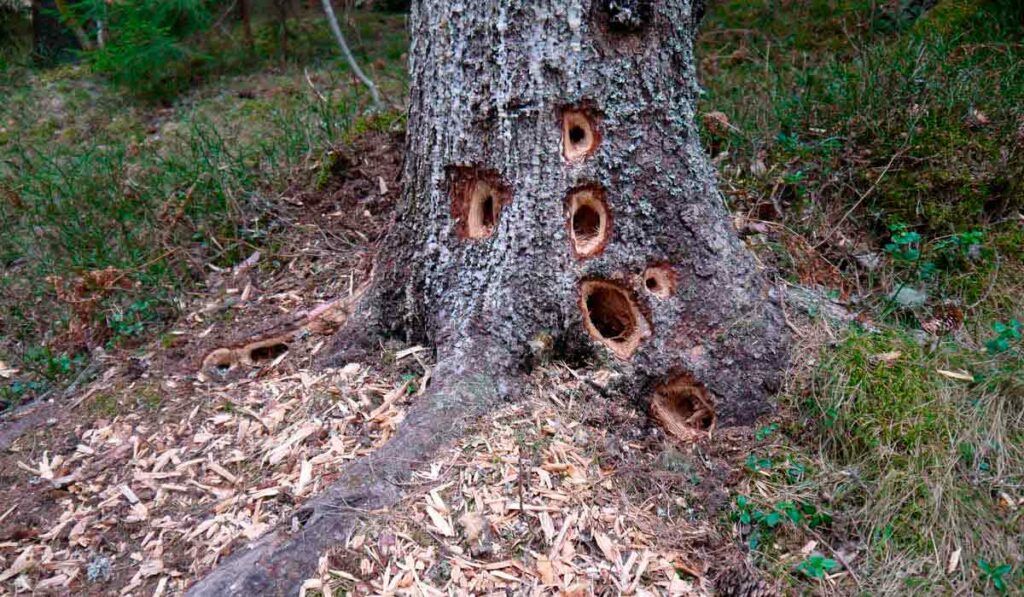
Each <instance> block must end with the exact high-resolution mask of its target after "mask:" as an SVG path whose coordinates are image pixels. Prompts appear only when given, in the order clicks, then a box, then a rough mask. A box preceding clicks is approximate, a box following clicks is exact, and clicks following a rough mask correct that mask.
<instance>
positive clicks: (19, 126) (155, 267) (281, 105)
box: [0, 15, 404, 402]
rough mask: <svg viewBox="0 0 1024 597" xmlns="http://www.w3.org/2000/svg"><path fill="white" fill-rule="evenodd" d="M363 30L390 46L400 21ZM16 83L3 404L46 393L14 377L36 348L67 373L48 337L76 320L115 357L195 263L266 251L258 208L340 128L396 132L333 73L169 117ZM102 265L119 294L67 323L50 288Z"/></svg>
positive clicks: (237, 89) (269, 239) (168, 314)
mask: <svg viewBox="0 0 1024 597" xmlns="http://www.w3.org/2000/svg"><path fill="white" fill-rule="evenodd" d="M366 20H367V21H368V22H369V23H370V25H369V29H368V31H370V32H375V33H374V34H375V35H381V36H384V37H387V38H388V39H391V38H393V37H394V38H397V39H398V42H401V41H402V40H403V39H404V33H403V32H402V30H401V28H400V27H399V28H397V29H396V23H398V22H400V20H401V19H400V18H398V17H388V18H382V17H381V16H379V15H373V16H371V17H367V18H366ZM359 22H360V23H362V22H363V20H362V19H360V20H359ZM398 42H396V43H398ZM387 47H389V46H387ZM385 49H386V48H385ZM370 56H371V57H376V56H379V54H377V51H376V50H374V51H373V52H372V53H371V54H370ZM387 68H388V69H398V70H400V69H401V65H395V64H391V63H388V64H387ZM24 75H25V76H24V77H22V78H18V79H15V80H12V81H10V82H7V81H4V82H2V83H0V85H2V86H3V88H2V92H3V93H4V95H5V101H4V102H2V103H0V123H2V124H0V228H2V229H3V231H4V234H3V235H0V274H2V275H0V356H2V357H3V360H4V361H5V362H7V363H9V364H12V365H14V366H17V367H18V368H19V369H21V370H22V371H23V372H27V373H26V374H27V375H28V376H30V379H29V378H26V379H20V378H19V379H16V380H13V382H12V383H14V384H15V385H16V386H17V388H18V391H17V392H15V391H14V390H12V389H10V388H7V389H5V390H4V396H5V397H4V401H5V402H14V401H15V396H14V393H16V394H17V395H18V396H17V398H18V399H19V400H20V399H22V398H23V397H25V396H28V395H30V394H32V393H35V392H34V390H33V388H34V387H35V386H34V385H32V383H35V382H38V381H42V382H45V383H55V382H58V381H59V380H58V379H57V378H51V377H40V375H39V374H37V372H35V371H33V370H30V368H27V367H24V366H19V365H21V364H22V361H24V360H25V359H27V358H29V357H30V355H31V354H32V352H33V351H36V350H38V349H39V347H42V346H46V347H49V348H48V350H52V351H54V352H55V353H56V355H57V356H56V357H55V358H59V357H60V356H61V355H63V356H64V357H65V358H67V359H70V362H72V363H78V362H79V360H77V359H75V358H74V357H75V355H76V354H77V353H78V351H79V350H81V348H82V347H81V346H79V345H73V346H69V345H68V344H67V343H66V342H63V341H62V339H63V338H64V336H66V335H67V332H68V331H69V330H70V329H71V328H73V327H74V326H76V325H78V324H86V325H94V326H96V327H97V328H100V329H102V330H103V333H102V334H101V335H100V336H99V341H100V342H107V343H109V344H113V345H131V344H133V343H136V342H141V341H143V340H145V339H146V338H148V337H149V336H150V334H151V333H152V332H154V331H156V330H158V329H159V328H160V327H161V326H162V325H164V324H165V323H166V322H167V321H169V320H170V319H172V318H173V317H175V316H176V314H177V312H178V309H179V299H178V297H179V296H180V294H181V292H182V291H183V290H185V289H187V288H189V287H191V286H192V285H193V284H195V283H197V282H198V281H200V280H202V279H203V278H204V277H205V275H206V271H205V270H204V268H205V264H206V263H213V264H214V265H218V266H221V267H230V266H232V265H234V264H235V263H237V262H238V261H239V260H240V259H244V258H245V257H246V256H248V255H249V254H251V253H252V251H254V250H256V249H257V248H266V247H267V246H274V245H275V244H276V242H277V241H276V240H275V239H276V237H275V234H276V232H277V231H278V229H279V227H278V226H277V225H276V224H275V220H274V218H273V217H272V209H270V207H271V206H270V205H269V203H270V201H269V200H268V198H267V197H268V196H272V195H273V194H274V193H275V189H276V188H279V186H280V185H281V184H282V183H284V182H285V180H286V178H287V177H288V176H289V175H290V174H291V173H292V172H294V171H295V170H296V169H297V168H300V167H302V166H303V165H308V163H309V162H312V161H314V160H315V158H316V157H317V156H318V155H319V154H320V153H321V152H322V150H323V149H324V148H325V147H329V146H331V145H334V144H338V143H342V142H344V141H345V140H346V139H349V138H350V135H351V132H350V131H351V130H352V129H353V127H355V128H376V127H390V126H392V125H395V124H396V123H397V124H400V120H397V121H396V120H395V118H394V117H393V116H390V115H386V116H385V115H381V116H375V117H374V118H373V119H370V120H365V119H360V118H358V115H359V114H360V112H361V107H362V106H363V105H364V102H363V101H362V100H363V96H362V94H363V90H362V89H361V88H359V87H357V86H355V85H353V84H351V82H349V81H348V79H347V77H346V76H345V74H344V72H343V70H341V69H340V68H338V63H335V62H320V63H319V65H318V67H317V68H316V69H315V70H310V69H309V68H308V67H289V66H287V65H285V66H284V67H277V68H276V69H275V70H274V71H273V72H267V73H263V74H260V75H250V74H239V75H237V76H231V77H224V78H221V79H218V80H216V81H211V85H212V86H213V88H209V87H204V88H200V89H197V90H195V91H194V92H193V93H192V94H191V95H190V96H189V97H187V98H186V99H184V100H182V101H181V102H180V103H179V104H177V105H175V106H173V107H172V108H157V107H156V106H153V105H151V104H148V103H145V102H140V101H138V100H137V99H136V98H133V97H130V96H129V97H126V96H123V95H120V94H117V93H116V92H115V91H114V90H112V89H110V88H108V87H106V86H104V85H102V84H101V82H98V81H96V80H95V79H94V78H93V77H92V76H91V75H90V73H89V72H88V71H87V69H85V68H83V67H81V66H67V67H61V68H58V69H51V70H49V71H39V72H33V71H30V70H26V71H25V72H24ZM382 86H383V87H384V88H385V89H390V90H391V91H392V92H395V93H400V92H401V91H402V90H403V89H404V83H400V82H399V83H394V82H392V83H388V82H382ZM214 91H215V92H214ZM105 268H114V269H115V270H116V271H117V272H120V274H119V278H118V279H119V283H118V284H117V285H116V288H114V289H113V291H111V292H109V293H107V294H105V295H103V296H102V297H101V298H100V299H99V303H98V305H97V308H96V309H94V310H93V311H92V312H91V313H90V314H89V318H90V321H87V322H76V321H75V313H74V310H73V309H71V308H69V305H68V304H65V303H62V302H60V301H59V300H57V296H56V293H55V292H54V280H57V279H62V280H65V281H70V280H73V279H75V278H77V277H79V276H81V275H82V274H84V273H86V272H90V271H97V270H102V269H105ZM94 340H95V338H94ZM72 369H73V367H72ZM66 373H67V374H71V373H73V371H68V372H66ZM30 382H32V383H30ZM11 387H12V388H13V387H14V386H11Z"/></svg>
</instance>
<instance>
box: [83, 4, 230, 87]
mask: <svg viewBox="0 0 1024 597" xmlns="http://www.w3.org/2000/svg"><path fill="white" fill-rule="evenodd" d="M73 10H74V13H75V17H76V19H77V20H78V21H80V22H86V21H96V22H99V21H102V22H103V23H104V25H105V27H106V31H107V33H106V35H107V38H108V39H107V41H106V43H104V44H103V45H98V46H96V47H95V48H93V49H89V50H86V51H85V56H86V58H87V59H88V61H89V63H90V64H91V65H92V67H93V69H94V70H95V71H96V72H98V73H102V74H104V75H107V76H108V77H110V80H111V81H113V82H114V83H115V84H117V85H121V86H124V87H126V88H127V89H129V90H130V91H132V92H133V93H137V94H139V95H142V96H146V97H152V98H161V97H166V96H168V95H173V94H175V93H178V92H179V91H181V90H182V89H183V88H184V87H185V86H187V85H188V84H189V82H190V79H191V76H192V72H193V70H194V67H195V66H196V65H197V64H198V63H199V62H202V61H203V60H206V59H207V57H206V56H205V55H203V54H202V53H200V52H198V51H197V50H196V49H195V48H194V47H193V45H192V44H190V43H189V40H190V38H191V37H192V36H195V35H196V34H198V33H201V32H203V31H205V30H206V29H207V28H208V27H209V26H210V24H211V22H212V16H211V13H210V2H209V1H208V0H170V1H168V0H136V1H133V2H113V3H110V2H107V1H106V0H81V1H79V2H76V3H75V4H74V5H73Z"/></svg>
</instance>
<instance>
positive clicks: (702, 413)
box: [651, 373, 715, 442]
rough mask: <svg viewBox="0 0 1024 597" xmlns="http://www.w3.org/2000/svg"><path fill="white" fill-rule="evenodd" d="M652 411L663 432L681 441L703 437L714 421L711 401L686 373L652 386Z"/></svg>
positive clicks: (705, 391) (705, 392) (708, 431)
mask: <svg viewBox="0 0 1024 597" xmlns="http://www.w3.org/2000/svg"><path fill="white" fill-rule="evenodd" d="M651 414H652V415H653V416H654V418H655V419H657V421H658V422H659V423H661V425H662V427H664V428H665V431H666V432H668V433H669V434H670V435H672V436H673V437H675V438H677V439H679V440H681V441H684V442H694V441H697V440H699V439H700V438H702V437H706V436H707V435H708V434H709V433H710V432H711V429H712V428H713V427H714V424H715V407H714V401H713V400H712V399H711V397H710V395H709V394H708V392H707V390H705V389H704V388H703V387H702V386H701V385H700V384H698V383H697V382H695V381H694V380H693V378H692V377H691V376H690V375H688V374H685V373H684V374H681V375H677V376H675V377H674V378H672V379H671V380H669V381H668V383H665V384H662V385H660V386H658V387H657V388H655V390H654V398H653V399H652V400H651Z"/></svg>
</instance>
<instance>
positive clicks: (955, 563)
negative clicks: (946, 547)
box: [946, 547, 960, 574]
mask: <svg viewBox="0 0 1024 597" xmlns="http://www.w3.org/2000/svg"><path fill="white" fill-rule="evenodd" d="M959 566H960V548H959V547H958V548H956V549H954V550H953V553H951V554H949V564H947V565H946V574H953V572H955V571H956V569H957V567H959Z"/></svg>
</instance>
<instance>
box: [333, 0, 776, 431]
mask: <svg viewBox="0 0 1024 597" xmlns="http://www.w3.org/2000/svg"><path fill="white" fill-rule="evenodd" d="M698 13H699V7H695V6H694V5H693V4H691V3H690V2H687V1H685V0H674V1H666V2H658V3H655V2H648V1H645V0H633V1H624V0H573V1H569V2H566V1H564V0H547V1H537V0H534V1H531V2H525V1H506V2H493V1H492V2H473V3H451V2H447V1H445V0H421V1H420V2H418V3H415V4H414V6H413V11H412V15H411V27H412V35H411V38H412V46H411V48H410V52H409V55H410V68H411V74H412V86H411V90H412V91H411V98H410V109H409V121H408V133H407V135H408V137H407V148H406V155H407V159H406V165H405V171H404V173H403V176H404V183H405V188H404V195H403V206H402V207H400V208H399V213H398V216H397V219H396V222H395V224H394V227H393V229H392V231H391V233H390V235H389V237H388V239H387V240H386V241H385V244H384V246H383V247H382V251H381V253H380V257H379V259H378V272H377V275H376V279H375V283H376V285H375V292H374V293H372V294H371V298H370V300H369V301H368V305H371V306H372V307H373V308H374V309H376V310H377V313H378V315H377V322H378V324H379V325H382V326H383V327H384V331H385V333H388V334H401V335H404V336H405V337H407V339H409V340H416V341H427V342H430V343H432V344H433V345H434V346H436V347H437V350H438V352H439V354H442V355H443V354H445V353H448V352H453V351H454V352H459V351H460V350H465V349H463V348H460V347H461V346H463V345H466V344H467V343H469V344H471V343H472V342H473V339H474V338H486V339H487V340H488V341H489V342H493V343H497V344H500V345H503V346H506V347H507V348H508V350H509V351H510V353H511V354H513V355H515V357H516V361H517V362H520V363H528V362H529V361H530V359H531V358H532V356H533V355H534V354H535V352H536V351H537V348H538V347H539V346H540V347H546V346H550V347H551V349H552V352H555V353H562V354H566V353H570V354H579V353H584V354H590V355H594V356H597V357H599V358H604V359H606V360H607V364H608V366H609V367H611V368H612V369H614V370H616V371H618V372H619V373H621V374H622V375H621V376H619V380H620V381H619V383H620V387H621V388H622V389H623V390H625V391H626V392H627V393H628V394H631V395H634V396H643V397H652V396H653V395H654V394H655V393H656V389H657V388H659V387H663V386H664V384H666V383H667V382H671V381H674V380H680V379H688V380H689V382H690V385H693V386H696V387H699V388H701V389H702V391H703V392H706V394H707V396H706V399H707V400H708V401H709V402H712V403H713V404H711V405H710V406H712V407H713V410H714V424H715V425H718V426H728V425H738V424H747V423H750V422H751V421H753V420H754V419H755V418H756V417H757V416H759V415H761V414H763V413H765V412H766V411H767V410H768V409H769V408H770V405H769V402H768V397H769V396H770V395H771V394H772V393H773V392H774V391H775V390H776V389H777V388H778V386H779V382H780V377H781V372H782V370H783V369H784V367H785V365H786V360H787V351H786V345H787V338H786V335H785V326H784V322H783V318H782V316H781V309H780V307H779V304H778V297H776V296H774V295H773V293H772V292H770V291H769V290H768V289H767V288H766V287H765V284H764V281H763V279H762V276H761V275H760V274H759V272H758V271H757V269H756V267H755V264H754V260H753V258H752V256H751V254H750V253H749V252H748V251H747V250H746V248H745V247H744V245H743V244H742V242H741V241H740V239H739V238H738V237H737V235H736V234H735V233H734V231H733V228H732V226H731V223H730V218H729V214H728V212H727V210H726V209H725V205H724V201H723V199H722V196H721V194H720V193H719V191H718V190H717V187H716V180H715V172H714V169H713V168H712V166H711V164H710V162H709V160H708V158H707V155H706V154H705V152H704V151H703V149H702V148H701V145H700V141H699V138H698V129H697V125H696V123H695V114H696V110H697V93H698V82H697V78H696V73H695V68H694V59H693V43H694V38H695V35H696V31H697V22H698V20H699V18H700V16H699V14H698ZM474 193H477V194H479V193H484V195H486V193H491V195H488V196H490V197H491V199H490V200H489V202H488V199H487V197H488V196H484V195H480V196H479V197H475V198H474ZM481 197H482V199H481ZM474 202H476V203H477V205H476V207H477V208H478V209H477V211H476V212H474V211H473V209H472V208H473V207H474ZM484 208H486V209H484ZM488 210H490V211H488ZM617 335H623V338H620V339H619V340H615V339H614V337H615V336H617ZM344 341H348V339H347V338H343V339H342V342H344Z"/></svg>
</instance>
